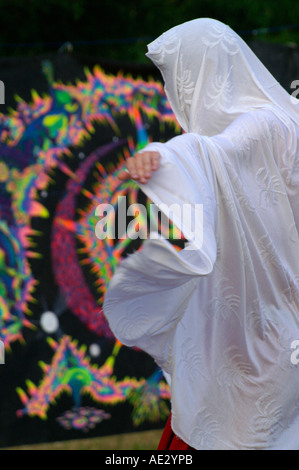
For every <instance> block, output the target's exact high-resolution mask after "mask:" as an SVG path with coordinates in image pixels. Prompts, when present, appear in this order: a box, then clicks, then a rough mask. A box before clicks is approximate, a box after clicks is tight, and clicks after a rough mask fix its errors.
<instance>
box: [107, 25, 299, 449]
mask: <svg viewBox="0 0 299 470" xmlns="http://www.w3.org/2000/svg"><path fill="white" fill-rule="evenodd" d="M148 49H149V52H148V56H149V57H150V58H151V59H152V60H153V61H154V63H155V64H156V65H157V66H158V67H159V69H160V70H161V73H162V75H163V77H164V81H165V89H166V93H167V96H168V99H169V101H170V104H171V106H172V108H173V111H174V113H175V115H176V117H177V119H178V121H179V123H180V124H181V126H182V127H183V129H184V130H185V131H186V133H185V134H183V135H181V136H178V137H175V138H174V139H171V140H170V141H169V142H167V143H165V144H162V143H151V144H149V145H148V146H147V147H146V150H155V151H158V152H160V154H161V163H160V167H159V169H158V171H156V172H155V173H154V175H153V176H152V178H151V179H150V180H149V181H148V183H147V184H140V187H141V188H142V190H143V191H144V192H145V193H146V194H147V195H148V196H149V198H150V199H151V200H152V201H153V202H154V203H155V204H157V206H159V207H161V205H162V204H164V206H163V210H164V211H165V212H166V213H167V207H169V206H170V205H171V204H173V203H176V205H177V207H180V208H183V207H184V205H188V206H189V207H191V218H190V219H187V221H185V222H184V223H181V224H180V222H181V219H180V217H179V215H180V214H179V211H177V212H175V211H174V212H173V213H172V218H173V220H174V222H175V223H176V225H178V226H179V228H180V229H181V230H182V231H183V233H184V234H185V236H186V237H187V239H188V240H189V243H188V244H187V245H186V247H185V249H183V250H181V251H180V252H177V251H176V250H175V249H174V248H173V247H172V245H171V244H170V243H169V242H168V241H167V240H165V239H163V238H159V239H148V240H146V241H145V242H144V243H143V248H142V250H141V251H140V252H137V253H134V254H132V255H130V256H129V257H128V258H127V259H125V260H123V261H122V262H121V263H120V265H119V267H118V268H117V270H116V273H115V275H114V276H113V277H112V279H111V281H110V284H109V287H108V290H107V293H106V296H105V301H104V313H105V315H106V317H107V319H108V322H109V325H110V328H111V330H112V331H113V332H114V334H115V336H116V337H117V338H118V339H119V340H120V341H121V342H122V343H123V344H126V345H128V346H137V347H139V348H141V349H143V350H144V351H146V352H147V353H148V354H150V355H151V356H152V357H153V358H154V359H155V361H156V362H157V364H158V365H159V366H160V367H161V368H162V370H163V372H164V374H165V377H166V378H167V380H168V383H169V385H170V387H171V410H172V428H173V430H174V432H175V434H176V435H177V436H178V437H180V438H181V439H183V440H184V441H185V442H186V443H187V444H189V445H190V446H191V447H193V448H195V449H203V450H209V449H212V450H221V449H299V373H298V372H299V370H298V367H299V366H297V363H298V361H297V356H296V345H297V344H299V342H298V340H299V314H298V312H299V256H298V253H299V236H298V232H299V203H298V201H299V194H298V192H299V191H298V188H299V144H298V142H299V127H298V122H299V112H298V106H297V100H295V99H294V98H292V97H290V96H289V95H288V93H286V92H285V91H284V90H283V88H282V87H281V86H280V85H279V84H278V83H277V81H276V80H275V79H274V78H273V77H272V75H271V74H270V73H269V72H268V71H267V70H266V69H265V67H264V66H263V65H262V64H261V62H260V61H259V60H258V59H257V57H256V56H255V55H254V54H253V53H252V52H251V51H250V50H249V48H248V47H247V46H246V45H245V43H244V42H243V41H242V39H241V38H239V37H238V35H236V34H235V33H234V32H233V31H232V30H231V29H230V28H229V27H227V26H225V25H223V24H222V23H220V22H218V21H215V20H211V19H199V20H194V21H191V22H188V23H185V24H183V25H180V26H178V27H175V28H173V29H171V30H170V31H168V32H166V33H165V34H163V35H162V36H161V37H160V38H158V39H157V40H156V41H154V42H153V43H151V44H150V45H149V46H148ZM196 204H202V205H203V224H202V233H203V238H202V237H201V236H200V233H199V232H201V230H197V231H195V233H193V232H192V223H191V222H192V218H193V219H194V218H196V217H197V216H198V213H197V212H196ZM165 205H166V209H165ZM298 357H299V348H298ZM296 361H297V362H296Z"/></svg>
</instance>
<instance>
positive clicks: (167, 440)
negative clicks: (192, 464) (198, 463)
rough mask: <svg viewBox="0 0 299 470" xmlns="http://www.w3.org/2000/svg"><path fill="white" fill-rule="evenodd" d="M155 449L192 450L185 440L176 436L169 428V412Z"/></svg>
mask: <svg viewBox="0 0 299 470" xmlns="http://www.w3.org/2000/svg"><path fill="white" fill-rule="evenodd" d="M157 450H194V449H193V447H190V446H189V445H188V444H186V442H184V441H182V439H180V438H179V437H177V436H176V435H175V434H174V432H173V430H172V429H171V414H170V415H169V418H168V420H167V423H166V426H165V428H164V431H163V433H162V436H161V440H160V442H159V445H158V449H157Z"/></svg>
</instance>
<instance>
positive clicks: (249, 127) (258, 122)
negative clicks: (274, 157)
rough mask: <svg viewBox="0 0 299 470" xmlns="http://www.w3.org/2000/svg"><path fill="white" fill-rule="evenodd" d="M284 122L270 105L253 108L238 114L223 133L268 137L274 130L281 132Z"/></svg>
mask: <svg viewBox="0 0 299 470" xmlns="http://www.w3.org/2000/svg"><path fill="white" fill-rule="evenodd" d="M284 126H285V124H284V122H283V121H282V120H281V119H280V117H279V112H275V109H272V108H271V107H269V108H267V107H265V108H255V109H250V110H249V111H247V112H245V113H243V114H241V115H240V116H238V117H237V118H236V119H235V120H234V121H233V122H232V123H231V124H230V125H229V126H228V127H227V128H226V129H225V130H224V135H229V134H233V135H235V134H236V135H239V134H240V133H241V134H242V135H243V136H245V135H246V134H247V135H248V137H251V138H252V137H257V138H261V137H269V135H270V134H273V133H275V132H279V133H281V132H282V131H283V127H284Z"/></svg>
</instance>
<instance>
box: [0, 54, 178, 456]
mask: <svg viewBox="0 0 299 470" xmlns="http://www.w3.org/2000/svg"><path fill="white" fill-rule="evenodd" d="M43 72H44V74H45V76H46V77H47V80H48V85H49V89H48V92H47V93H45V94H43V95H40V94H38V93H37V92H35V91H32V100H31V101H30V102H26V101H24V100H23V99H21V98H20V97H16V103H17V104H16V106H15V108H14V109H10V111H9V112H7V113H5V114H4V113H3V114H0V341H1V342H2V344H4V348H5V361H4V362H5V363H4V364H0V446H2V447H3V446H10V445H19V444H26V443H36V442H46V441H55V440H62V439H73V438H76V439H77V438H80V437H82V436H91V437H93V436H99V435H109V434H114V433H120V432H130V431H136V430H145V429H151V428H157V427H162V426H163V425H164V423H165V420H166V418H167V416H168V414H169V399H170V393H169V388H168V386H167V384H166V382H165V380H164V378H163V375H162V372H161V370H160V369H159V368H158V367H157V365H156V364H155V363H154V361H153V360H152V359H151V358H150V357H149V356H147V355H146V354H145V353H143V352H142V351H140V350H137V349H134V348H127V347H125V346H123V345H122V344H121V343H119V341H117V340H116V339H115V338H114V337H113V334H112V333H111V331H110V329H109V326H108V324H107V321H106V319H105V317H104V315H103V312H102V304H103V299H104V296H105V291H106V289H107V286H108V284H109V279H110V278H111V276H112V275H113V272H114V271H115V269H116V267H117V265H118V263H119V262H120V261H121V259H123V258H124V257H126V256H127V255H129V254H130V253H132V252H133V251H135V250H140V249H142V240H140V239H136V240H132V239H130V238H129V237H126V238H121V237H120V238H116V239H115V240H111V239H110V240H109V239H103V240H101V239H98V238H97V237H96V235H95V226H96V223H97V221H98V218H97V217H96V214H95V209H96V207H97V206H98V205H99V204H100V203H109V204H111V205H112V206H113V207H115V208H116V210H117V201H118V200H119V197H122V198H123V200H124V201H125V204H127V205H129V204H132V203H135V202H142V203H143V204H145V205H147V204H149V203H150V201H149V200H148V199H147V198H146V197H145V195H144V194H143V193H142V192H141V190H140V189H139V188H138V187H137V185H136V184H135V183H134V182H133V181H131V180H128V181H126V182H121V181H120V180H119V179H118V174H119V172H120V171H121V170H122V169H123V167H124V164H125V160H126V159H127V158H129V157H130V155H132V154H133V153H135V152H136V151H137V150H138V149H141V148H143V147H144V146H145V145H146V144H147V143H148V142H150V141H152V140H159V141H165V140H167V139H169V138H170V137H172V136H174V135H176V134H178V133H180V132H181V130H180V128H179V126H178V124H177V122H176V121H175V118H174V116H173V114H172V112H171V109H170V106H169V104H168V102H167V100H166V97H165V95H164V92H163V87H162V85H161V83H160V82H159V81H156V80H154V79H152V78H146V79H145V78H140V77H139V78H133V77H132V76H129V75H125V74H123V73H121V72H120V73H118V74H109V73H106V72H105V71H104V70H103V69H102V68H101V67H99V66H96V67H94V69H93V70H92V71H91V70H88V69H86V70H85V76H86V78H85V80H77V81H76V80H75V77H74V81H73V82H72V83H68V84H65V83H61V82H59V81H55V80H54V79H53V76H54V74H53V69H52V65H51V63H50V62H47V61H45V62H44V63H43ZM150 217H151V215H150V213H149V214H148V218H150ZM144 225H145V227H146V229H147V225H148V224H147V220H144ZM158 228H159V230H160V231H161V232H162V233H163V224H160V225H159V227H158ZM173 230H174V229H173ZM174 232H175V231H174ZM174 232H173V233H174ZM174 238H175V239H176V240H175V241H174V242H173V243H174V244H175V245H176V246H177V248H178V249H180V246H179V241H178V240H177V238H178V237H177V234H176V237H174Z"/></svg>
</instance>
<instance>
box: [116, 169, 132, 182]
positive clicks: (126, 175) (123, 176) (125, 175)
mask: <svg viewBox="0 0 299 470" xmlns="http://www.w3.org/2000/svg"><path fill="white" fill-rule="evenodd" d="M129 178H131V175H130V173H129V172H128V171H126V170H123V171H121V172H120V173H119V175H118V179H120V180H127V179H129Z"/></svg>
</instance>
